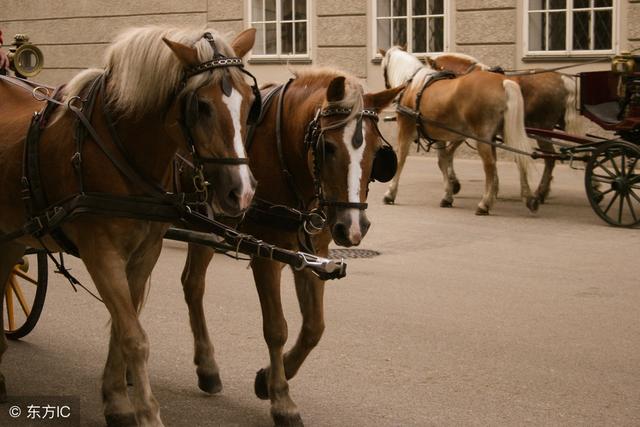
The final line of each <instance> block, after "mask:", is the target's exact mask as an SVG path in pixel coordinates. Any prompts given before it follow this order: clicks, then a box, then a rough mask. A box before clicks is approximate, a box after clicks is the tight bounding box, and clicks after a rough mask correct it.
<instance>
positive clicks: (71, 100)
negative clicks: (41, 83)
mask: <svg viewBox="0 0 640 427" xmlns="http://www.w3.org/2000/svg"><path fill="white" fill-rule="evenodd" d="M34 90H35V89H34ZM76 103H79V105H76ZM67 107H68V108H69V109H70V110H73V109H74V108H75V109H76V110H78V111H82V107H84V101H83V100H82V98H80V97H79V96H78V95H76V96H72V97H71V98H69V99H68V100H67Z"/></svg>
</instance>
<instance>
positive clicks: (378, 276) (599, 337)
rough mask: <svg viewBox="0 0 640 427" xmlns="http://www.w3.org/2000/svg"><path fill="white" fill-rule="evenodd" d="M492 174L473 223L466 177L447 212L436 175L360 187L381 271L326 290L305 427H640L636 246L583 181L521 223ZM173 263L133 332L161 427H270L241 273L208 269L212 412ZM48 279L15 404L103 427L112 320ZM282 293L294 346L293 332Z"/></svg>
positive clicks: (174, 257) (420, 162) (10, 373)
mask: <svg viewBox="0 0 640 427" xmlns="http://www.w3.org/2000/svg"><path fill="white" fill-rule="evenodd" d="M498 167H499V174H500V182H501V190H500V195H501V198H500V199H499V200H498V202H497V204H496V206H495V208H494V210H493V212H492V215H490V216H488V217H477V216H475V215H474V211H475V207H476V204H477V203H478V201H479V199H480V195H481V188H482V186H483V176H482V168H481V165H480V163H479V161H477V160H460V161H457V171H458V175H459V177H460V179H461V182H462V191H461V193H460V194H459V195H458V197H457V198H456V200H455V202H454V208H452V209H442V208H439V207H438V204H439V201H440V198H441V195H442V190H441V187H442V184H441V182H440V173H439V171H438V170H437V166H436V164H435V161H434V159H432V158H427V157H417V156H414V157H410V158H409V161H408V164H407V168H406V171H405V174H404V176H403V178H402V181H401V184H400V192H399V194H398V197H397V205H395V206H385V205H383V204H382V203H381V199H382V194H383V193H384V191H385V189H386V185H384V184H374V185H372V188H371V194H370V200H369V201H370V208H369V219H370V220H371V222H372V228H371V230H370V232H369V235H368V236H367V237H366V238H365V240H364V242H363V244H362V246H361V247H362V248H366V249H374V250H377V251H380V252H381V253H382V254H381V255H380V256H378V257H375V258H371V259H353V260H349V270H348V272H349V274H348V277H347V278H346V279H344V280H341V281H337V282H332V283H330V284H329V285H328V287H327V291H326V304H325V305H326V332H325V335H324V337H323V339H322V341H321V342H320V344H319V346H318V348H317V349H316V350H315V351H314V352H313V353H312V354H311V356H310V357H309V359H308V360H307V362H306V363H305V365H304V366H303V368H302V369H301V371H300V372H299V374H298V376H297V377H296V378H295V379H293V380H292V381H291V382H290V388H291V396H292V398H293V399H294V401H295V402H296V403H297V404H298V406H299V408H300V411H301V414H302V417H303V420H304V421H305V424H306V425H307V426H345V425H349V426H372V425H376V426H407V425H416V426H426V425H436V426H449V425H456V426H458V425H482V426H488V425H491V426H497V425H501V426H502V425H505V426H511V425H532V426H540V425H605V424H606V425H640V322H639V320H640V308H639V304H638V302H639V301H640V276H639V274H638V248H639V247H640V234H638V233H639V231H638V230H626V229H615V228H612V227H609V226H607V225H606V224H604V223H603V222H601V220H600V219H598V218H597V217H596V215H595V214H594V213H593V212H592V211H591V208H590V207H589V205H588V202H587V200H586V197H585V195H584V188H583V183H582V181H583V172H581V171H574V170H571V169H569V168H568V167H567V166H566V165H565V166H560V167H559V169H558V171H557V173H556V176H555V179H554V182H553V194H552V197H551V198H550V199H549V201H548V204H547V205H543V206H542V207H541V209H540V212H539V213H538V214H536V215H532V214H530V213H529V212H528V211H527V210H526V208H525V207H524V205H523V203H521V202H520V201H519V200H518V188H519V187H518V184H517V179H516V170H515V166H514V165H513V164H512V163H508V162H500V163H499V166H498ZM541 169H542V165H539V170H540V171H541ZM184 258H185V251H184V246H182V245H180V244H177V243H173V242H168V243H167V244H166V245H165V249H164V251H163V253H162V256H161V259H160V262H159V264H158V266H157V268H156V270H155V272H154V274H153V277H152V287H151V291H150V295H149V299H148V302H147V304H146V306H145V309H144V312H143V315H142V322H143V325H144V327H145V328H146V330H147V332H148V335H149V339H150V344H151V355H150V365H149V366H150V376H151V383H152V387H153V390H154V393H155V395H156V397H157V398H158V400H159V402H160V405H161V407H162V412H161V413H162V416H163V420H164V422H165V424H166V425H167V426H205V425H206V426H268V425H271V419H270V417H269V405H268V403H267V402H263V401H260V400H258V399H257V398H255V397H254V395H253V379H254V374H255V371H257V370H258V369H259V368H261V367H262V366H264V364H265V363H266V361H267V360H268V358H267V351H266V346H265V344H264V342H263V338H262V328H261V317H260V309H259V303H258V298H257V295H256V292H255V290H254V287H253V284H252V281H251V275H250V272H249V271H247V270H246V266H247V263H246V262H237V261H233V260H230V259H228V258H225V257H221V256H220V257H216V260H215V262H214V266H213V267H212V268H211V269H210V275H209V279H208V289H207V294H206V301H205V304H206V309H207V317H208V321H209V326H210V331H211V334H212V336H213V339H214V343H215V345H216V352H217V353H216V354H217V359H218V363H219V365H220V368H221V375H222V380H223V384H224V389H223V391H222V393H221V394H219V395H216V396H206V395H204V394H203V393H201V392H200V391H199V390H198V388H197V386H196V376H195V369H194V367H193V364H192V341H191V334H190V330H189V325H188V319H187V313H186V306H185V304H184V301H183V297H182V291H181V288H180V284H179V277H180V272H181V268H182V263H183V262H184ZM70 264H71V265H72V266H73V267H74V271H73V272H74V273H75V274H77V275H78V276H79V278H80V279H82V280H83V282H84V283H86V284H87V285H90V287H92V285H91V283H90V280H89V279H88V278H87V274H86V272H85V271H84V269H83V267H82V266H81V265H80V263H79V262H78V261H76V260H70ZM52 276H53V277H52V278H51V282H50V289H49V295H48V299H47V303H46V305H45V309H44V313H43V316H42V319H41V320H40V323H39V324H38V326H37V327H36V329H35V330H34V331H33V332H32V333H31V335H29V336H27V337H26V338H24V339H23V340H22V341H21V342H12V343H10V345H9V350H8V352H7V353H6V355H5V357H4V358H3V363H2V372H3V373H4V375H5V376H6V378H7V386H8V388H9V393H10V394H19V395H38V396H47V395H75V396H80V399H81V416H82V425H91V426H93V425H103V423H104V421H103V418H102V415H101V414H102V411H101V402H100V377H101V373H102V367H103V365H104V361H105V359H106V349H107V341H108V338H107V336H108V315H107V312H106V310H105V309H104V307H102V306H101V304H100V303H99V302H97V301H95V300H93V299H92V298H90V297H89V296H88V295H86V294H85V293H83V292H82V291H81V292H79V293H78V294H74V293H73V291H72V290H71V288H70V287H69V285H67V284H66V283H64V282H63V281H62V280H61V278H60V277H59V275H53V274H52ZM283 276H284V284H283V294H284V297H283V303H284V305H285V311H286V313H287V314H288V318H289V341H290V342H292V341H293V340H294V337H295V334H296V333H297V330H298V328H299V325H300V320H299V314H298V309H297V304H296V301H295V292H294V291H293V286H292V279H291V275H290V274H284V275H283ZM4 407H5V406H4V405H3V406H0V408H4Z"/></svg>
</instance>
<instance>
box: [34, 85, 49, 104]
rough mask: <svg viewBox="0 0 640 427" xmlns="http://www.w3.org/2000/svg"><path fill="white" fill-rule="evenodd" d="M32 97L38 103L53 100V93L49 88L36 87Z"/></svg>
mask: <svg viewBox="0 0 640 427" xmlns="http://www.w3.org/2000/svg"><path fill="white" fill-rule="evenodd" d="M31 95H32V96H33V98H34V99H35V100H36V101H40V102H42V101H46V100H47V99H48V98H51V92H50V91H49V89H48V88H46V87H44V86H36V87H34V88H33V90H32V91H31Z"/></svg>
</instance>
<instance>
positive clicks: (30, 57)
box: [8, 34, 44, 77]
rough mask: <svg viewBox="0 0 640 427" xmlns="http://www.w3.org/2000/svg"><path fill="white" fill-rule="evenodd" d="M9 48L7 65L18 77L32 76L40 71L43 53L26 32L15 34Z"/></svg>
mask: <svg viewBox="0 0 640 427" xmlns="http://www.w3.org/2000/svg"><path fill="white" fill-rule="evenodd" d="M12 46H13V47H11V48H10V49H9V55H8V56H9V67H10V68H11V69H12V70H13V71H15V73H16V75H18V77H33V76H35V75H37V74H38V73H39V72H40V71H42V67H43V66H44V55H43V54H42V51H41V50H40V49H39V48H38V47H37V46H36V45H34V44H33V43H31V42H30V41H29V36H27V35H26V34H16V35H15V37H14V38H13V44H12Z"/></svg>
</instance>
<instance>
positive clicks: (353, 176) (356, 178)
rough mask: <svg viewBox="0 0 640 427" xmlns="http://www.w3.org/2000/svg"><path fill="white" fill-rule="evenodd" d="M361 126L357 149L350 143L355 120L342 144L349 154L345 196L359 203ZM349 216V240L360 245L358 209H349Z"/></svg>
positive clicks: (361, 146) (344, 135) (346, 132)
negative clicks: (359, 141)
mask: <svg viewBox="0 0 640 427" xmlns="http://www.w3.org/2000/svg"><path fill="white" fill-rule="evenodd" d="M366 125H367V124H366V123H363V126H362V144H361V145H360V147H358V148H354V147H353V144H352V143H351V141H352V140H353V136H354V135H355V132H356V120H352V121H351V122H349V124H347V126H345V128H344V131H343V134H342V135H343V138H342V142H343V143H344V145H345V146H346V147H347V152H348V153H349V172H348V175H347V186H348V187H347V191H348V192H347V194H348V197H349V202H351V203H360V181H361V180H362V158H363V156H364V148H365V147H366V145H367V144H366V142H365V139H364V127H365V126H366ZM349 213H350V215H351V226H350V227H349V240H351V241H352V242H354V243H360V239H362V231H361V230H360V209H355V208H349Z"/></svg>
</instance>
